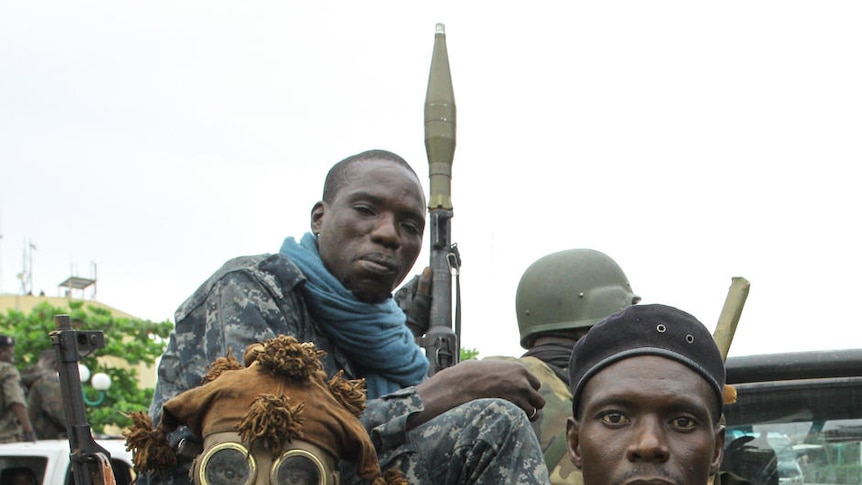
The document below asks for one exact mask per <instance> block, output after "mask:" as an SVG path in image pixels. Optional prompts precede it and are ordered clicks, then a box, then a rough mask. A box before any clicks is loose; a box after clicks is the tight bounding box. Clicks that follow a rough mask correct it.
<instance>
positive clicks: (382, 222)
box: [371, 212, 401, 249]
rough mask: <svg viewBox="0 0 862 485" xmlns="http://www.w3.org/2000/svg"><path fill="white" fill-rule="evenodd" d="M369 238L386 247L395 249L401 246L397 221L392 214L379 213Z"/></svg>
mask: <svg viewBox="0 0 862 485" xmlns="http://www.w3.org/2000/svg"><path fill="white" fill-rule="evenodd" d="M371 238H372V239H373V240H374V241H375V242H378V243H380V244H383V245H384V246H386V247H390V248H393V249H397V248H398V247H399V246H401V233H400V232H399V228H398V220H397V218H396V217H395V215H394V214H391V213H386V212H384V213H381V214H380V217H378V218H377V223H376V224H375V225H374V229H373V231H372V233H371Z"/></svg>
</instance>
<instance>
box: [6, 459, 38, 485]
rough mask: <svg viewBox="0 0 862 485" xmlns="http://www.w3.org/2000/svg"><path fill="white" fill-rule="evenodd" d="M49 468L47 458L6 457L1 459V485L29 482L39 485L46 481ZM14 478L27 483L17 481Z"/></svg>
mask: <svg viewBox="0 0 862 485" xmlns="http://www.w3.org/2000/svg"><path fill="white" fill-rule="evenodd" d="M47 467H48V459H47V458H45V457H34V456H4V457H2V458H0V484H4V485H5V484H7V483H13V482H15V483H26V482H27V481H29V482H30V483H32V484H33V485H39V484H40V483H42V480H44V477H45V469H46V468H47ZM14 477H18V478H17V480H25V481H24V482H21V481H16V479H15V478H14Z"/></svg>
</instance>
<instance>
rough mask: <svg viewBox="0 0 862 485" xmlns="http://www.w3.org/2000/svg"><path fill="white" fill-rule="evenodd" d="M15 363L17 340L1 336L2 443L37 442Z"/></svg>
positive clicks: (0, 408) (0, 398)
mask: <svg viewBox="0 0 862 485" xmlns="http://www.w3.org/2000/svg"><path fill="white" fill-rule="evenodd" d="M14 362H15V339H13V338H12V337H9V336H8V335H0V383H2V387H0V389H2V392H0V443H12V442H15V441H18V440H19V438H20V437H23V438H24V441H36V433H35V432H34V431H33V426H32V425H31V424H30V417H29V416H27V401H26V400H25V399H24V389H23V388H22V387H21V374H19V373H18V369H17V368H16V367H15V364H14ZM22 432H23V436H22Z"/></svg>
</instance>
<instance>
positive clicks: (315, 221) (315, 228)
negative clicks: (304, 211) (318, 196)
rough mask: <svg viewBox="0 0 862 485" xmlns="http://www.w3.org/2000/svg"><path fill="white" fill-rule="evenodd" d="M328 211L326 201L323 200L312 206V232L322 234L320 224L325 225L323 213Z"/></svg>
mask: <svg viewBox="0 0 862 485" xmlns="http://www.w3.org/2000/svg"><path fill="white" fill-rule="evenodd" d="M325 212H326V203H324V202H323V201H322V200H321V201H319V202H317V203H316V204H314V207H312V208H311V233H312V234H315V235H317V234H320V226H322V225H323V214H324V213H325Z"/></svg>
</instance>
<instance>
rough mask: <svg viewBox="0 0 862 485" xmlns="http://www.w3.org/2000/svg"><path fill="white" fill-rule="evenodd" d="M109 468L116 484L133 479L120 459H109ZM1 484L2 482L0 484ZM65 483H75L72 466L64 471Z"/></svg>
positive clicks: (128, 483) (130, 469)
mask: <svg viewBox="0 0 862 485" xmlns="http://www.w3.org/2000/svg"><path fill="white" fill-rule="evenodd" d="M111 469H112V470H113V472H114V481H115V482H116V485H131V483H132V480H133V479H134V471H132V468H131V467H130V466H129V465H127V464H126V463H125V462H124V461H122V460H117V459H111ZM0 485H2V484H0ZM66 485H75V480H74V478H73V473H72V467H71V466H70V467H69V470H68V471H67V472H66Z"/></svg>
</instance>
